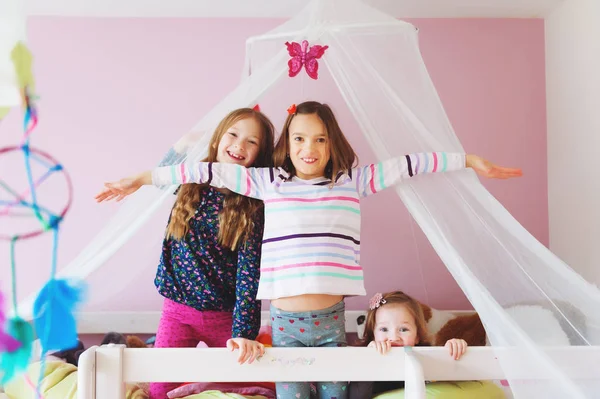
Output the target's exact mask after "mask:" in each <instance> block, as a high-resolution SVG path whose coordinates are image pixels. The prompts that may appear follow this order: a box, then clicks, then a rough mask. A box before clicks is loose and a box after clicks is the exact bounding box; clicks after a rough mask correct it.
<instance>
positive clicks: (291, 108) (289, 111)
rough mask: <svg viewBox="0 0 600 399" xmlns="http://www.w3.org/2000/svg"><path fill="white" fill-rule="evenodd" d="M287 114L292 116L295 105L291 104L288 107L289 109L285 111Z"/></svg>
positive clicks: (294, 111)
mask: <svg viewBox="0 0 600 399" xmlns="http://www.w3.org/2000/svg"><path fill="white" fill-rule="evenodd" d="M287 111H288V114H290V115H293V114H295V113H296V104H292V105H290V107H289V108H288V109H287Z"/></svg>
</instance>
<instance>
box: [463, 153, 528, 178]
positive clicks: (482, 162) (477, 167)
mask: <svg viewBox="0 0 600 399" xmlns="http://www.w3.org/2000/svg"><path fill="white" fill-rule="evenodd" d="M466 166H467V168H473V170H474V171H475V172H477V174H479V175H481V176H484V177H489V178H492V179H510V178H511V177H519V176H523V172H522V171H521V169H516V168H505V167H503V166H498V165H494V164H493V163H491V162H490V161H488V160H487V159H483V158H481V157H478V156H477V155H470V154H469V155H467V156H466Z"/></svg>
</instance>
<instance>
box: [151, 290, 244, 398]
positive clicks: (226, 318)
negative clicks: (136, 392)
mask: <svg viewBox="0 0 600 399" xmlns="http://www.w3.org/2000/svg"><path fill="white" fill-rule="evenodd" d="M232 317H233V315H232V313H231V312H215V311H202V312H201V311H199V310H196V309H194V308H191V307H189V306H186V305H181V304H179V303H176V302H173V301H171V300H169V299H165V301H164V303H163V310H162V315H161V317H160V323H159V324H158V332H157V333H156V342H155V343H154V347H155V348H194V347H196V345H198V342H200V341H204V342H205V343H206V345H208V347H209V348H218V347H224V346H225V343H226V342H227V340H228V339H229V338H231V324H232V322H233V319H232ZM186 382H187V381H186ZM180 385H181V383H152V384H150V399H166V398H167V392H169V391H171V390H173V389H175V388H177V387H178V386H180Z"/></svg>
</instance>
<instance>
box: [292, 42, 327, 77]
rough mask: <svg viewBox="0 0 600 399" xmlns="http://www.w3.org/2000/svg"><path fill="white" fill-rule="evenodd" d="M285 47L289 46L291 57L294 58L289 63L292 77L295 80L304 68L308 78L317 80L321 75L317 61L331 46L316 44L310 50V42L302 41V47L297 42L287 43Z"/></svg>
mask: <svg viewBox="0 0 600 399" xmlns="http://www.w3.org/2000/svg"><path fill="white" fill-rule="evenodd" d="M285 45H286V46H287V49H288V53H290V56H291V57H292V58H291V59H290V60H289V61H288V66H289V67H290V71H289V75H290V77H291V78H293V77H294V76H296V75H298V73H300V71H301V70H302V66H304V69H306V73H307V74H308V76H310V77H311V78H313V79H317V78H318V73H319V62H318V61H317V60H318V59H319V58H321V57H322V56H323V54H325V50H327V49H328V48H329V46H320V45H318V44H315V45H314V46H310V48H309V47H308V41H306V40H303V41H302V45H300V44H299V43H296V42H291V43H290V42H285Z"/></svg>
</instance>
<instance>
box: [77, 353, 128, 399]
mask: <svg viewBox="0 0 600 399" xmlns="http://www.w3.org/2000/svg"><path fill="white" fill-rule="evenodd" d="M124 348H125V345H115V344H109V345H103V346H101V347H99V348H97V349H96V396H95V398H92V399H125V381H124V380H123V349H124ZM86 399H87V398H86Z"/></svg>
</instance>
